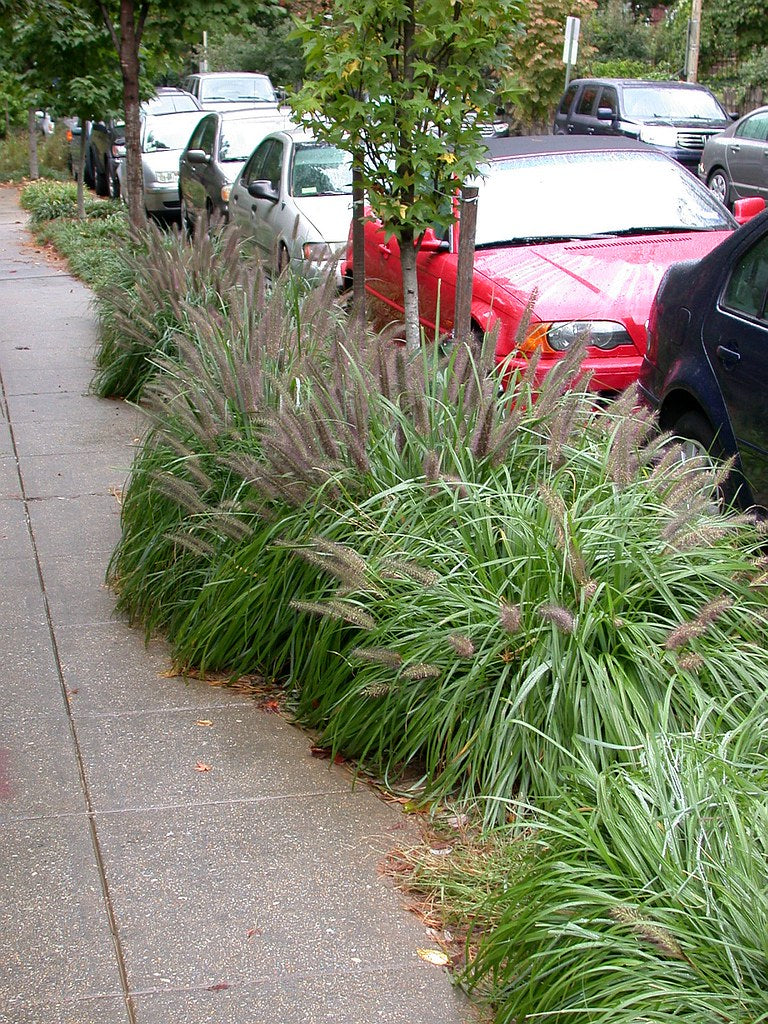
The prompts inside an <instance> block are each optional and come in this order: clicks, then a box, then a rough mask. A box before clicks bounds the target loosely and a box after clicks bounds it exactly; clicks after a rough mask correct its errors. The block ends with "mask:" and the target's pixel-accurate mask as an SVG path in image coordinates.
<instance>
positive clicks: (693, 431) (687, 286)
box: [639, 198, 768, 508]
mask: <svg viewBox="0 0 768 1024" xmlns="http://www.w3.org/2000/svg"><path fill="white" fill-rule="evenodd" d="M739 202H740V203H741V204H754V206H753V208H764V206H765V203H764V201H763V200H762V199H759V198H752V199H743V200H740V201H739ZM639 383H640V391H641V395H642V396H643V398H644V400H645V402H646V403H647V404H648V405H649V406H650V407H651V408H653V409H656V410H658V414H659V423H660V426H661V427H662V429H664V430H671V431H673V433H675V434H677V435H678V436H679V437H682V438H685V439H686V442H687V443H686V444H685V446H684V449H683V452H684V455H685V456H688V457H691V456H701V455H705V454H706V453H711V454H712V455H714V456H715V457H716V458H726V457H729V456H732V457H734V458H735V460H736V461H735V466H734V470H733V472H732V473H731V474H730V476H729V478H728V480H727V481H726V483H725V485H724V486H723V497H724V498H726V499H727V500H728V501H731V502H734V503H735V504H737V505H738V506H740V507H742V508H746V507H749V506H751V505H753V504H754V503H758V504H760V505H762V506H768V404H767V403H766V401H765V396H766V393H767V392H768V212H763V213H762V214H761V215H760V216H757V217H755V218H754V219H752V220H751V221H749V222H748V223H747V224H745V225H744V227H742V228H741V229H740V230H739V231H736V232H734V234H732V235H731V236H730V237H728V238H727V239H726V240H724V241H723V242H722V243H721V244H720V245H718V246H717V247H716V248H715V249H713V250H712V251H711V252H710V253H709V254H708V255H706V256H704V257H703V258H702V259H700V260H698V261H697V262H695V263H685V264H680V265H676V266H672V267H670V268H669V269H668V270H667V272H666V274H665V276H664V279H663V280H662V282H661V285H660V286H659V290H658V294H657V295H656V298H655V300H654V303H653V306H652V307H651V313H650V317H649V323H648V350H647V353H646V356H645V359H644V360H643V364H642V367H641V370H640V377H639Z"/></svg>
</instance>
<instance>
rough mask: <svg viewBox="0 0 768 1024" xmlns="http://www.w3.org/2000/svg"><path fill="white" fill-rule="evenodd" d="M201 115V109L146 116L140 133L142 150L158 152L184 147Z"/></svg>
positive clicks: (144, 151)
mask: <svg viewBox="0 0 768 1024" xmlns="http://www.w3.org/2000/svg"><path fill="white" fill-rule="evenodd" d="M202 117H203V111H202V110H194V111H191V112H190V113H183V114H158V115H157V116H156V117H152V116H151V115H150V116H148V117H146V118H145V120H144V130H143V133H142V143H141V149H142V152H143V153H159V152H160V151H162V150H167V149H184V147H185V146H186V144H187V143H188V142H189V137H190V135H191V134H192V132H193V131H194V130H195V128H196V127H197V125H198V124H199V123H200V119H201V118H202Z"/></svg>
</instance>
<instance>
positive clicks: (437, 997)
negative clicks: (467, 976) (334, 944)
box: [134, 957, 476, 1024]
mask: <svg viewBox="0 0 768 1024" xmlns="http://www.w3.org/2000/svg"><path fill="white" fill-rule="evenodd" d="M414 960H415V963H413V964H412V965H411V964H409V965H408V966H407V967H406V966H404V965H401V966H399V967H398V968H396V969H392V970H389V971H386V970H381V969H377V967H376V964H375V962H374V963H373V964H370V965H362V966H358V967H357V968H355V967H354V965H352V964H350V965H348V966H347V967H346V968H343V967H342V966H341V965H340V966H339V967H338V968H337V969H335V970H334V971H333V972H329V973H321V972H318V973H312V974H307V973H302V972H295V973H289V972H286V971H281V972H279V974H278V975H277V976H274V975H272V974H267V973H265V972H262V971H261V970H260V969H259V968H258V967H256V969H255V970H254V971H253V975H254V977H253V979H252V980H251V981H250V982H247V983H245V984H241V985H240V984H236V985H233V986H232V987H231V988H228V989H223V988H217V989H215V990H214V991H208V990H203V991H195V992H162V993H159V992H156V993H147V994H144V993H140V994H138V995H137V996H136V997H135V1000H134V1001H135V1004H136V1008H137V1016H138V1018H139V1020H140V1021H141V1022H142V1024H167V1022H168V1021H173V1024H210V1022H211V1021H215V1022H216V1024H243V1022H244V1021H247V1022H249V1024H250V1022H256V1021H259V1022H261V1021H264V1022H265V1024H266V1022H274V1024H278V1022H279V1024H445V1021H446V1020H449V1021H458V1020H464V1021H467V1022H469V1021H470V1020H475V1021H476V1018H471V1017H468V1016H466V1017H465V1016H464V1014H466V1013H468V1007H467V1002H466V999H465V998H464V996H463V995H462V994H461V992H458V991H456V990H451V989H450V988H449V986H448V985H447V984H446V985H445V986H444V987H443V988H441V990H440V991H439V992H436V985H435V981H436V980H442V979H440V978H437V979H436V978H435V973H436V972H437V973H438V975H439V974H442V973H443V972H442V970H441V969H440V968H435V967H429V966H427V965H426V964H423V963H421V962H420V961H419V960H417V959H416V958H415V957H414ZM417 1006H418V1007H419V1008H420V1009H419V1010H418V1017H415V1016H414V1007H417Z"/></svg>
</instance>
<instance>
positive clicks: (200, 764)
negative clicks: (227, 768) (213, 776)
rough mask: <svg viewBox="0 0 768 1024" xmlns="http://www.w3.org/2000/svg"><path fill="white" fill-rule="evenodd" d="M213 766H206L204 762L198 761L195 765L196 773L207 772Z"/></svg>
mask: <svg viewBox="0 0 768 1024" xmlns="http://www.w3.org/2000/svg"><path fill="white" fill-rule="evenodd" d="M212 767H213V765H210V764H206V763H205V761H198V762H197V764H196V765H195V771H196V772H209V771H210V770H211V768H212Z"/></svg>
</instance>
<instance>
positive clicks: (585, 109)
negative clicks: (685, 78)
mask: <svg viewBox="0 0 768 1024" xmlns="http://www.w3.org/2000/svg"><path fill="white" fill-rule="evenodd" d="M731 120H732V118H731V117H729V115H728V114H726V112H725V110H723V108H722V107H721V106H720V104H719V103H718V101H717V100H716V99H715V97H714V96H713V95H712V93H711V92H710V91H709V89H706V88H705V87H704V86H703V85H695V84H693V83H691V82H653V81H647V82H646V81H641V80H639V79H631V78H577V79H576V80H575V81H573V82H571V84H570V85H569V87H568V89H567V90H566V92H565V95H564V96H563V98H562V99H561V100H560V105H559V106H558V108H557V113H556V114H555V122H554V125H553V130H554V133H555V135H626V136H628V137H629V138H632V139H639V140H640V141H641V142H647V143H648V144H649V145H651V146H654V147H656V148H657V149H660V150H662V151H663V152H664V153H666V154H667V155H668V156H671V157H673V158H674V159H675V160H677V161H678V162H679V163H681V164H684V165H685V166H686V167H687V168H689V170H691V171H693V172H694V173H695V172H696V168H697V166H698V163H699V160H700V158H701V152H702V150H703V149H704V144H705V143H706V141H707V139H709V138H710V137H711V136H712V135H716V134H717V132H721V131H722V130H723V129H724V128H727V127H728V125H729V124H730V123H731Z"/></svg>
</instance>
